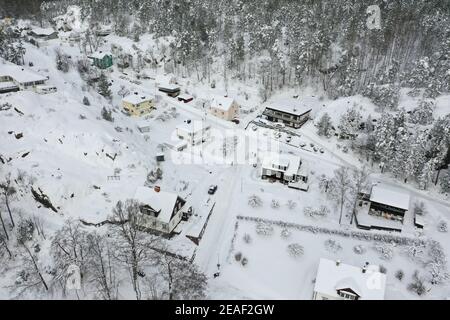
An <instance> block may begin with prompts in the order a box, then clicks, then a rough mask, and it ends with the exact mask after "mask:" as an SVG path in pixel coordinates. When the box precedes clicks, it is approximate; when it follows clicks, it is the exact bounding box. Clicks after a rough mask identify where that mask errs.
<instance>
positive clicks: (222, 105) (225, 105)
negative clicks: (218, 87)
mask: <svg viewBox="0 0 450 320" xmlns="http://www.w3.org/2000/svg"><path fill="white" fill-rule="evenodd" d="M233 102H234V99H233V98H229V97H222V96H213V97H212V99H211V108H215V109H219V110H223V111H228V110H230V108H231V106H232V105H233Z"/></svg>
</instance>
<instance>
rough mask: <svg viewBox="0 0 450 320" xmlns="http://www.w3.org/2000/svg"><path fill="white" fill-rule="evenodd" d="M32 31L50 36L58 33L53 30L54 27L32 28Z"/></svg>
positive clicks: (39, 34)
mask: <svg viewBox="0 0 450 320" xmlns="http://www.w3.org/2000/svg"><path fill="white" fill-rule="evenodd" d="M31 32H33V33H34V34H36V35H38V36H50V35H52V34H54V33H56V31H55V30H53V29H52V28H33V29H31Z"/></svg>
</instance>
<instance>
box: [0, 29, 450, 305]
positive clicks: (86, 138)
mask: <svg viewBox="0 0 450 320" xmlns="http://www.w3.org/2000/svg"><path fill="white" fill-rule="evenodd" d="M102 41H104V43H103V44H102V45H101V46H100V49H103V50H105V51H106V50H109V49H110V47H111V44H112V43H116V44H118V43H120V45H121V46H122V47H123V49H124V51H127V52H132V50H133V48H132V46H133V45H136V46H137V47H140V48H141V49H142V50H145V49H147V48H152V49H153V50H154V51H157V50H158V47H159V46H160V44H161V42H159V41H158V43H156V41H155V39H153V38H152V37H151V36H149V35H146V36H142V37H141V39H140V42H139V43H137V44H136V43H134V42H133V41H132V40H130V39H126V38H120V37H118V36H115V35H110V36H108V37H106V38H105V39H104V40H102ZM55 48H60V49H61V50H62V51H63V52H65V53H67V54H68V55H70V56H71V59H72V61H76V59H77V58H78V57H81V56H83V54H82V53H80V50H79V48H78V47H77V46H71V45H70V44H69V43H65V42H60V41H59V40H57V39H55V40H51V41H50V42H49V45H48V46H45V47H42V48H40V49H38V48H36V47H33V46H31V45H28V44H26V49H27V51H26V56H25V61H26V62H27V63H28V62H31V61H32V62H33V64H34V66H33V67H32V69H33V70H35V71H38V72H40V73H42V74H44V75H48V76H49V78H50V80H49V84H51V85H55V86H56V87H57V88H58V92H57V93H51V94H48V95H39V94H36V93H33V92H28V91H21V92H17V93H9V94H2V95H0V104H4V103H10V104H11V105H12V106H13V107H14V108H16V109H18V110H19V111H20V113H19V112H18V111H17V110H15V109H14V108H11V109H9V110H5V111H0V136H1V138H2V142H1V144H0V155H2V157H3V158H4V159H11V160H9V161H8V162H7V163H6V164H5V165H2V169H1V170H2V172H13V173H14V172H17V170H22V171H25V172H27V173H28V174H29V175H31V176H33V177H34V178H35V182H34V185H35V186H36V187H39V188H41V189H42V190H43V191H44V192H45V193H46V194H47V195H49V197H50V199H51V201H52V203H53V204H54V205H55V207H56V208H57V210H58V213H54V212H52V211H50V210H48V209H45V208H42V207H41V208H39V207H38V206H37V203H36V202H35V201H34V200H33V199H32V197H31V196H30V195H29V194H23V195H19V196H18V199H17V201H15V202H14V203H13V205H14V207H16V208H17V210H19V209H20V210H22V214H24V215H26V214H28V213H30V212H33V214H34V215H39V216H41V217H43V219H44V221H45V225H46V227H47V228H48V230H49V231H50V232H53V231H55V230H57V229H58V228H59V227H60V226H61V225H62V223H63V222H64V220H65V219H67V218H68V217H73V218H79V219H83V220H84V221H87V222H92V223H96V222H100V221H103V220H105V219H106V218H107V217H108V215H110V213H111V209H112V207H113V206H114V205H115V204H116V202H117V201H119V200H125V199H129V198H132V197H133V195H134V192H135V190H136V188H137V187H140V186H143V185H144V183H145V181H146V177H147V174H148V173H149V172H150V171H151V170H154V169H155V168H156V167H157V166H159V167H160V168H161V169H162V171H163V178H162V180H161V181H158V182H157V185H159V186H160V187H161V189H162V190H166V191H173V192H177V193H178V194H179V195H180V196H182V197H184V198H186V199H187V201H188V202H189V204H190V205H192V207H193V210H194V213H195V212H201V211H202V210H204V207H205V206H206V205H207V204H209V203H212V202H215V206H214V209H213V213H212V215H211V218H210V220H209V222H208V225H207V227H206V231H205V233H204V235H203V238H202V240H201V241H200V244H199V245H198V246H197V245H195V244H194V243H193V242H192V241H190V240H188V239H187V238H186V237H185V233H183V232H182V233H181V234H180V235H177V236H175V237H174V238H172V239H171V240H169V241H168V243H169V245H170V248H171V250H172V251H173V252H176V253H179V254H181V255H184V256H186V257H187V258H191V257H193V256H194V254H195V256H194V257H195V259H194V262H195V263H197V264H198V265H199V266H200V268H201V269H202V270H203V271H204V272H205V273H206V274H207V275H208V277H211V279H210V287H209V293H208V297H209V298H212V299H222V298H226V299H233V298H250V299H311V297H312V289H313V286H314V279H315V275H316V271H317V267H318V263H319V259H320V258H322V257H324V258H329V259H340V260H342V261H344V262H345V263H349V264H353V265H363V263H365V262H366V261H369V262H370V263H373V264H381V265H383V266H384V267H385V268H386V269H387V279H388V281H387V288H386V298H388V299H414V298H417V295H414V294H413V293H411V292H410V291H408V290H407V284H408V283H409V281H410V279H411V276H412V274H413V272H414V271H415V270H416V269H417V270H419V271H421V272H423V273H425V271H423V270H422V269H423V266H422V265H420V264H419V263H418V262H417V261H414V260H411V259H410V258H408V255H407V254H406V253H405V251H407V248H406V247H402V246H399V245H397V246H394V245H393V244H391V243H385V244H384V245H385V246H387V247H388V248H389V250H392V257H391V258H390V259H387V260H386V259H383V258H381V257H380V253H379V252H378V251H377V250H376V249H375V248H376V247H377V246H379V245H381V242H379V241H374V240H367V241H364V240H356V239H353V238H348V237H343V236H339V235H330V234H323V233H320V232H318V233H313V232H310V231H304V230H298V229H295V228H286V230H288V231H286V234H287V235H286V237H282V236H281V232H282V231H283V230H284V229H285V228H283V227H280V226H278V225H276V226H273V234H271V235H260V234H257V232H256V227H257V225H258V223H257V222H255V221H249V220H245V219H242V217H252V218H261V219H265V220H267V221H281V222H285V223H292V224H298V225H302V226H312V227H321V228H326V229H327V230H334V231H345V232H351V231H356V230H358V229H356V227H355V225H354V224H351V225H350V224H349V218H350V217H344V222H343V223H342V224H341V225H340V224H339V211H338V209H337V208H336V206H335V204H334V203H333V202H332V201H330V200H329V199H328V198H327V197H326V195H325V194H324V193H322V192H321V191H320V189H319V185H318V183H319V176H320V175H322V174H325V175H328V176H330V175H332V173H333V171H334V170H335V169H337V168H339V167H341V166H346V167H356V168H360V167H362V165H363V164H365V162H364V160H362V159H358V158H357V157H356V156H355V155H353V154H352V153H344V152H343V151H342V150H341V148H338V147H337V146H336V140H335V139H334V138H330V139H324V138H323V137H319V136H318V135H317V134H316V130H315V127H314V125H313V123H314V122H313V121H310V122H309V123H307V124H306V125H305V126H304V127H303V128H301V129H298V130H287V132H291V133H290V135H292V136H293V138H292V139H291V140H290V141H289V143H288V142H286V136H287V135H288V133H287V132H284V133H282V134H281V136H280V137H277V136H276V135H274V132H275V131H276V130H274V129H270V128H266V127H264V126H258V125H257V124H255V123H256V120H255V119H256V117H257V116H258V115H259V114H260V113H261V112H262V111H263V109H264V106H265V105H266V104H270V103H271V100H269V101H268V102H267V103H266V104H262V103H261V102H260V100H259V98H258V96H257V92H256V90H254V89H253V88H252V87H251V86H249V85H245V86H244V85H242V84H240V83H238V82H230V83H229V84H228V87H227V90H226V91H225V89H224V86H222V85H221V83H220V82H218V84H217V88H215V89H212V88H211V87H210V86H209V85H208V84H203V83H201V82H199V81H197V80H196V76H195V75H192V76H191V77H189V78H179V79H177V81H178V84H179V85H180V86H181V87H182V91H183V92H188V93H189V94H192V95H193V96H194V97H195V99H194V101H192V102H190V103H187V104H184V103H181V102H178V101H177V100H176V99H174V98H170V97H167V96H165V95H162V94H161V93H159V92H158V91H157V90H156V88H157V85H158V84H160V83H164V82H166V81H168V79H169V78H170V75H167V74H165V73H164V71H163V70H162V69H161V68H159V69H156V70H155V69H151V68H147V69H146V70H145V73H146V74H147V75H148V76H149V78H148V79H140V80H139V82H137V81H136V79H135V73H134V72H133V71H132V70H126V71H125V72H126V73H127V74H126V75H125V74H123V73H122V72H120V71H119V70H118V69H117V68H116V67H113V68H112V71H111V72H109V71H108V77H109V79H110V81H111V87H110V88H111V91H112V93H113V99H112V102H111V103H109V102H108V101H107V100H105V99H104V98H102V97H101V96H99V95H98V94H97V93H96V92H95V91H94V90H93V89H92V88H89V87H87V86H86V85H85V84H84V83H83V81H82V79H81V78H80V76H79V74H78V72H77V71H76V68H74V67H72V68H71V70H70V71H69V72H68V73H62V72H60V71H58V70H57V69H56V66H55V58H54V50H55ZM132 81H133V82H132ZM121 86H125V87H126V88H127V89H128V90H129V91H130V92H133V91H139V92H143V93H145V94H152V95H157V96H159V98H158V102H157V104H156V110H154V111H153V112H152V113H151V114H150V115H149V116H147V117H146V118H147V119H148V120H147V121H148V123H149V124H150V132H148V133H141V132H139V130H138V129H137V123H138V121H139V120H142V119H139V118H132V117H129V116H127V115H125V114H123V113H122V112H121V105H120V101H121V98H120V96H119V95H118V94H117V92H118V91H119V90H120V88H121ZM244 92H245V93H246V94H244ZM225 93H227V94H228V96H231V97H233V98H235V99H236V100H237V101H238V103H239V104H240V105H241V106H242V108H241V112H242V113H241V117H240V118H241V122H240V124H239V125H236V124H234V123H231V122H226V121H223V120H220V119H217V118H215V117H213V116H211V115H209V114H205V112H204V110H202V108H201V107H199V105H198V104H197V103H196V102H197V100H200V99H205V100H208V99H209V97H210V95H212V94H219V95H223V94H225ZM293 93H295V92H294V91H293V90H291V91H286V92H282V93H280V94H279V95H280V96H281V97H283V96H285V97H290V96H292V95H293ZM297 94H298V92H297ZM320 95H321V93H318V92H314V91H312V89H311V88H305V89H304V90H303V91H301V94H300V96H305V97H306V96H315V97H317V104H316V105H314V106H313V111H312V115H313V117H314V118H315V119H318V118H319V117H320V116H321V115H322V114H323V113H324V112H328V113H329V114H332V115H333V119H334V120H336V119H338V118H339V116H340V115H341V114H342V113H344V112H345V110H346V109H347V108H348V107H352V106H355V107H356V108H358V109H359V110H360V112H361V113H363V114H369V113H370V114H371V115H372V116H373V118H377V117H378V116H379V115H380V114H379V112H378V111H377V109H376V106H374V105H373V103H371V102H370V100H368V99H367V98H363V97H361V96H355V97H348V98H340V99H337V100H335V101H329V100H327V99H325V98H323V97H320ZM84 97H87V98H88V99H89V101H90V106H86V105H84V104H83V103H82V101H83V98H84ZM319 97H320V98H319ZM402 97H403V96H402ZM275 98H276V97H275ZM449 103H450V102H449V97H448V96H443V97H440V98H438V99H437V108H436V115H443V114H445V113H448V105H449ZM400 105H401V106H402V105H405V108H406V107H409V106H410V105H411V101H409V100H408V99H407V96H406V95H405V96H404V97H403V98H402V99H401V101H400ZM104 106H106V107H108V108H111V109H113V113H112V115H113V117H114V122H108V121H106V120H104V119H102V118H101V115H100V113H101V109H102V107H104ZM242 110H245V111H242ZM187 120H191V121H198V122H203V123H206V124H209V125H211V127H212V128H213V133H214V134H213V137H212V139H211V140H210V141H207V142H205V144H203V145H200V146H193V147H188V148H187V149H186V150H184V151H182V152H176V151H173V150H170V149H167V148H165V149H164V152H165V154H166V160H165V161H164V162H161V163H159V164H157V163H156V160H155V156H156V154H157V153H158V152H160V151H161V150H162V149H161V145H163V144H165V143H169V142H173V141H174V136H175V128H176V126H177V125H178V124H180V123H182V122H184V121H187ZM254 120H255V122H252V123H250V122H251V121H254ZM249 123H250V124H249ZM247 124H249V125H248V126H247ZM19 133H21V134H22V135H23V136H22V137H21V138H17V137H16V134H19ZM225 133H228V134H230V133H231V134H232V135H236V136H238V137H240V138H242V137H243V136H246V135H247V136H249V137H257V139H258V142H259V144H257V146H256V149H255V150H252V151H254V152H256V153H257V156H256V159H258V160H259V161H257V162H258V163H257V165H256V167H254V166H253V162H254V161H253V162H252V161H251V159H247V160H246V161H239V156H237V157H236V158H233V157H231V158H230V154H233V151H234V150H246V144H245V141H244V142H243V140H240V139H238V140H237V143H236V145H235V147H233V146H232V144H231V145H229V146H227V148H230V149H229V150H227V154H228V156H229V158H227V159H226V161H222V162H221V161H218V158H220V157H221V156H222V155H223V137H224V135H225ZM269 143H270V145H271V147H276V148H277V149H278V150H279V152H281V153H286V154H287V153H289V154H293V155H297V156H299V157H301V158H302V159H303V161H305V163H307V164H308V168H309V169H308V171H309V177H310V179H309V185H310V187H309V190H308V191H307V192H302V191H299V190H295V189H290V188H288V187H287V186H285V185H283V184H280V183H278V182H275V183H272V182H269V181H267V180H264V181H263V180H261V178H260V170H261V168H260V165H261V164H260V160H261V156H262V155H263V154H264V152H266V151H267V145H269ZM319 149H320V151H318V150H319ZM247 151H248V150H247ZM239 152H241V151H239ZM250 154H251V155H252V153H251V152H250ZM112 158H113V159H114V160H113V159H112ZM250 158H251V157H250ZM189 159H191V160H192V159H194V160H195V161H194V163H192V161H186V160H189ZM111 176H120V180H117V179H111V178H110V177H111ZM373 177H374V178H375V179H377V180H379V181H383V182H385V183H390V184H393V185H396V186H398V187H399V188H403V189H404V190H405V191H407V192H408V193H410V194H411V197H412V198H413V200H412V201H424V202H425V204H426V206H427V208H428V212H429V214H428V215H427V216H426V217H425V219H426V226H425V228H424V229H423V231H418V230H417V229H415V228H414V226H413V225H412V221H406V222H405V223H408V224H409V225H408V226H407V227H406V228H405V230H404V231H403V232H402V233H401V234H395V235H398V236H402V237H407V238H410V239H418V240H423V241H426V240H429V239H433V240H436V241H438V242H440V243H441V245H442V246H443V248H444V250H445V252H446V253H447V255H448V254H449V253H450V241H449V235H448V233H440V232H437V231H436V230H437V224H438V223H439V222H440V221H447V223H450V203H449V202H448V199H444V198H443V197H442V196H440V195H437V194H435V193H433V192H428V193H425V192H422V191H418V190H416V189H415V188H414V187H413V186H410V185H405V184H402V183H399V182H397V181H395V180H394V179H391V178H389V177H387V176H385V175H381V174H379V173H374V175H373ZM213 184H214V185H217V186H218V190H217V192H216V194H215V195H212V196H211V195H208V193H207V191H208V188H209V186H210V185H213ZM255 195H256V196H257V197H259V198H260V199H261V200H262V205H261V206H260V207H257V208H254V207H252V206H250V205H249V204H248V201H249V198H251V197H253V196H255ZM319 206H325V207H326V208H327V209H328V214H327V215H326V216H325V217H322V218H312V217H310V216H307V215H305V213H304V211H305V210H304V209H305V208H308V207H311V208H314V209H317V208H319ZM238 217H241V218H239V219H238ZM200 220H201V219H199V221H200ZM195 221H197V220H196V219H192V220H191V221H188V222H183V228H186V230H188V229H189V228H192V227H193V226H192V224H193V223H195ZM364 232H366V233H367V234H372V235H373V234H380V235H381V236H383V235H388V234H390V233H388V232H381V231H364ZM244 235H249V237H247V238H250V239H251V240H250V243H247V242H246V241H245V240H244ZM291 243H298V244H300V245H301V246H303V248H304V253H303V255H302V256H300V257H292V256H290V255H289V253H288V251H287V246H288V245H289V244H291ZM355 246H361V248H363V251H364V253H362V254H357V253H355V251H354V247H355ZM237 253H241V254H242V257H241V258H240V261H237V260H236V258H235V256H236V254H237ZM243 257H245V258H246V259H247V260H248V263H247V264H246V265H245V266H243V265H242V263H241V261H242V259H243ZM217 264H220V276H219V277H218V278H215V279H213V278H212V275H213V273H215V272H217V270H218V267H217ZM448 267H450V265H448ZM400 269H401V270H403V271H404V273H405V277H404V279H403V280H402V281H400V280H398V279H396V278H395V276H394V275H395V272H396V271H398V270H400ZM10 277H11V274H9V275H7V276H5V277H1V278H0V298H7V297H8V293H7V290H6V289H3V288H2V287H3V286H5V285H7V283H8V281H9V280H10ZM428 289H429V292H428V293H427V295H426V296H425V297H426V298H429V299H436V298H445V297H448V296H449V295H450V288H449V287H448V285H447V284H445V285H440V286H433V287H430V288H428Z"/></svg>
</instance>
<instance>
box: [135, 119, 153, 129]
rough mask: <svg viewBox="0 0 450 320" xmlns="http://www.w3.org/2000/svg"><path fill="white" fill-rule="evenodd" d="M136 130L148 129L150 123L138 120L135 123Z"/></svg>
mask: <svg viewBox="0 0 450 320" xmlns="http://www.w3.org/2000/svg"><path fill="white" fill-rule="evenodd" d="M137 127H138V128H148V127H150V122H149V121H148V120H140V121H138V122H137Z"/></svg>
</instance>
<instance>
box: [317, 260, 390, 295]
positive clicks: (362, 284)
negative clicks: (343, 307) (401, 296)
mask: <svg viewBox="0 0 450 320" xmlns="http://www.w3.org/2000/svg"><path fill="white" fill-rule="evenodd" d="M362 270H363V268H362V267H355V266H352V265H349V264H344V263H339V265H337V263H336V261H332V260H329V259H324V258H321V259H320V262H319V269H318V270H317V276H316V283H315V285H314V291H315V292H318V293H320V294H325V295H329V296H332V297H336V298H337V297H339V296H338V293H337V291H338V290H344V291H349V290H351V291H353V292H354V293H355V294H357V295H358V296H359V297H360V299H361V300H383V299H384V293H385V289H386V275H385V274H383V273H381V272H379V267H378V266H374V265H372V266H368V267H367V268H366V272H362Z"/></svg>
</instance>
